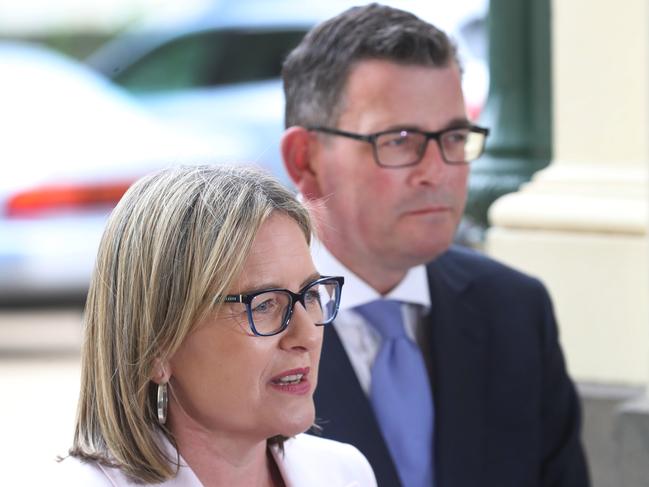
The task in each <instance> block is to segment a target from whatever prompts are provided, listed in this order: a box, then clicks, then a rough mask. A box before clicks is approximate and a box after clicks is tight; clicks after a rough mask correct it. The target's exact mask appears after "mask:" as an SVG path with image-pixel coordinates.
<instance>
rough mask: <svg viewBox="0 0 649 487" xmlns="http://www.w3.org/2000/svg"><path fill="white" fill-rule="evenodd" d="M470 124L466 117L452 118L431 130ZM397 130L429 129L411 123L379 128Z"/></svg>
mask: <svg viewBox="0 0 649 487" xmlns="http://www.w3.org/2000/svg"><path fill="white" fill-rule="evenodd" d="M470 126H471V121H470V120H469V119H467V118H454V119H452V120H451V121H449V122H448V123H447V124H446V125H445V126H444V127H442V128H441V129H439V130H434V131H433V132H439V131H442V130H449V129H460V128H468V127H470ZM398 130H419V131H422V132H429V130H425V129H424V128H422V127H421V126H419V125H412V124H404V123H401V124H395V125H390V126H388V127H387V128H386V129H384V130H380V131H379V132H388V131H389V132H392V131H395V132H396V131H398Z"/></svg>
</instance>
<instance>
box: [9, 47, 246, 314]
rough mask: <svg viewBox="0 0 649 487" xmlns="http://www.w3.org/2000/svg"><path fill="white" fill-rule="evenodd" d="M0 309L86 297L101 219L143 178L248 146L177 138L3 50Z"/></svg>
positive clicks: (28, 55) (69, 70)
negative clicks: (19, 303)
mask: <svg viewBox="0 0 649 487" xmlns="http://www.w3.org/2000/svg"><path fill="white" fill-rule="evenodd" d="M0 73H2V75H1V76H0V107H1V108H0V134H1V136H0V161H1V162H2V164H1V167H2V177H0V303H11V302H15V301H17V300H24V299H34V298H39V299H42V298H58V297H64V296H65V297H74V296H77V297H78V296H83V294H84V293H85V292H86V290H87V286H88V281H89V277H90V274H91V270H92V266H93V263H94V259H95V254H96V251H97V245H98V242H99V238H100V236H101V232H102V230H103V227H104V224H105V220H106V217H107V215H108V213H109V211H110V210H111V209H112V207H113V206H114V205H115V203H116V202H117V201H118V200H119V198H120V197H121V195H122V194H123V193H124V191H125V190H126V188H127V187H128V186H129V185H130V184H131V183H132V182H133V181H134V180H135V179H137V178H138V177H140V176H141V175H143V174H145V173H147V172H149V171H151V170H155V169H159V168H162V167H165V166H168V165H171V164H196V163H222V162H230V161H235V160H237V158H238V157H239V156H240V154H242V153H245V150H244V148H246V144H247V141H246V140H241V139H238V138H236V137H234V136H232V135H228V136H227V137H221V136H220V135H219V133H218V132H215V133H213V134H211V136H210V137H209V138H206V137H204V136H198V135H196V134H191V133H189V132H183V131H182V130H180V129H178V128H177V127H173V126H170V125H169V124H167V123H164V122H161V121H160V120H158V119H156V118H155V117H153V116H152V115H151V114H150V113H148V112H146V111H145V110H143V109H142V108H141V107H140V106H139V104H138V103H137V102H136V101H134V100H133V99H132V97H131V96H129V95H127V94H126V93H125V92H124V91H123V90H121V89H119V88H117V87H116V86H114V85H113V84H112V83H110V82H109V81H107V80H106V79H104V78H103V77H100V76H99V75H98V74H97V73H95V72H93V71H90V70H89V69H88V68H87V67H85V66H84V65H82V64H79V63H76V62H74V61H72V60H70V59H67V58H65V57H63V56H61V55H59V54H56V53H54V52H52V51H48V50H45V49H43V48H39V47H36V46H31V45H27V44H19V43H9V42H5V43H0Z"/></svg>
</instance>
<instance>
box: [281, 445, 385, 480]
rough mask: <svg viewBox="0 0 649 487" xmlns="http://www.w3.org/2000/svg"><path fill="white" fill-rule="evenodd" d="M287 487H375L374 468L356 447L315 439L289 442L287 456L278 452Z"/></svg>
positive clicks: (285, 451)
mask: <svg viewBox="0 0 649 487" xmlns="http://www.w3.org/2000/svg"><path fill="white" fill-rule="evenodd" d="M275 458H276V459H277V461H278V463H280V464H281V467H280V468H281V470H282V471H283V473H284V474H285V476H286V477H287V478H286V480H287V481H288V482H287V483H288V484H290V485H295V486H300V485H308V486H310V487H311V486H313V487H316V486H320V485H321V486H323V487H324V486H327V487H337V486H341V487H342V486H345V487H347V486H350V487H351V486H359V487H360V486H363V487H365V486H368V487H373V486H376V479H375V477H374V472H373V471H372V467H370V464H369V462H368V461H367V459H366V458H365V457H364V456H363V454H362V453H361V452H360V451H359V450H358V449H357V448H356V447H354V446H352V445H349V444H347V443H341V442H338V441H334V440H328V439H325V438H319V437H316V436H313V435H306V434H300V435H297V436H296V437H294V438H291V439H289V440H287V441H286V442H285V444H284V454H283V455H282V453H280V452H275Z"/></svg>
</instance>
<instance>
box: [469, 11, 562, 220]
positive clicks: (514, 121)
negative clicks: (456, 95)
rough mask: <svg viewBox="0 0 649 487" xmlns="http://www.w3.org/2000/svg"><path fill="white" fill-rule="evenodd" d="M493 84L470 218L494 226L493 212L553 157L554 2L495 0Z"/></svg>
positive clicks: (491, 43) (471, 189) (474, 165)
mask: <svg viewBox="0 0 649 487" xmlns="http://www.w3.org/2000/svg"><path fill="white" fill-rule="evenodd" d="M487 25H488V27H487V32H488V36H489V37H488V42H489V72H490V88H489V95H488V97H487V103H486V105H485V108H484V110H483V112H482V114H481V116H480V118H479V121H478V123H479V124H480V125H484V126H486V127H490V128H491V134H490V136H489V139H488V140H487V148H486V151H485V154H484V155H483V156H482V158H480V159H479V160H478V161H476V162H474V163H472V168H471V176H470V179H469V198H468V202H467V209H466V216H467V219H468V223H469V224H476V225H478V226H479V227H481V228H483V229H484V228H486V227H487V226H488V222H487V210H488V209H489V206H490V205H491V203H493V202H494V200H496V199H497V198H498V197H500V196H502V195H504V194H506V193H510V192H512V191H516V190H517V189H518V187H519V186H520V185H521V184H522V183H524V182H525V181H528V180H529V179H530V177H531V176H532V174H533V173H534V172H536V171H538V170H539V169H541V168H543V167H545V166H547V165H548V164H549V162H550V159H551V157H552V154H551V147H552V130H551V129H552V126H551V123H552V93H551V72H550V68H551V63H550V47H551V46H550V1H549V0H490V5H489V14H488V20H487Z"/></svg>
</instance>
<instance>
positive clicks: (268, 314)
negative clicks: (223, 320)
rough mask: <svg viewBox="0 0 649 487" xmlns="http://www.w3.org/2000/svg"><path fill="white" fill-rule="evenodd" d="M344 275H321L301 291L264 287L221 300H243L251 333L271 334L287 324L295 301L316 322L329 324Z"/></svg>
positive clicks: (235, 301) (334, 315) (335, 307)
mask: <svg viewBox="0 0 649 487" xmlns="http://www.w3.org/2000/svg"><path fill="white" fill-rule="evenodd" d="M344 282H345V279H344V278H343V277H325V276H323V277H321V278H319V279H316V280H315V281H312V282H310V283H308V284H307V285H305V286H304V287H303V288H302V289H300V292H298V293H294V292H292V291H289V290H288V289H263V290H261V291H255V292H253V293H250V294H228V295H227V296H225V297H223V298H221V301H222V302H224V303H242V304H244V305H245V309H246V313H247V315H248V324H249V325H250V330H251V331H252V333H253V335H257V336H272V335H277V334H278V333H281V332H283V331H284V330H286V328H287V327H288V324H289V321H291V316H292V315H293V309H294V308H295V304H296V303H300V304H302V306H303V307H304V309H305V310H306V312H307V313H308V314H309V316H310V317H311V319H312V320H313V322H314V323H315V324H316V325H328V324H329V323H331V322H332V321H333V320H334V318H335V317H336V314H337V313H338V307H339V306H340V290H341V289H342V286H343V283H344Z"/></svg>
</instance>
